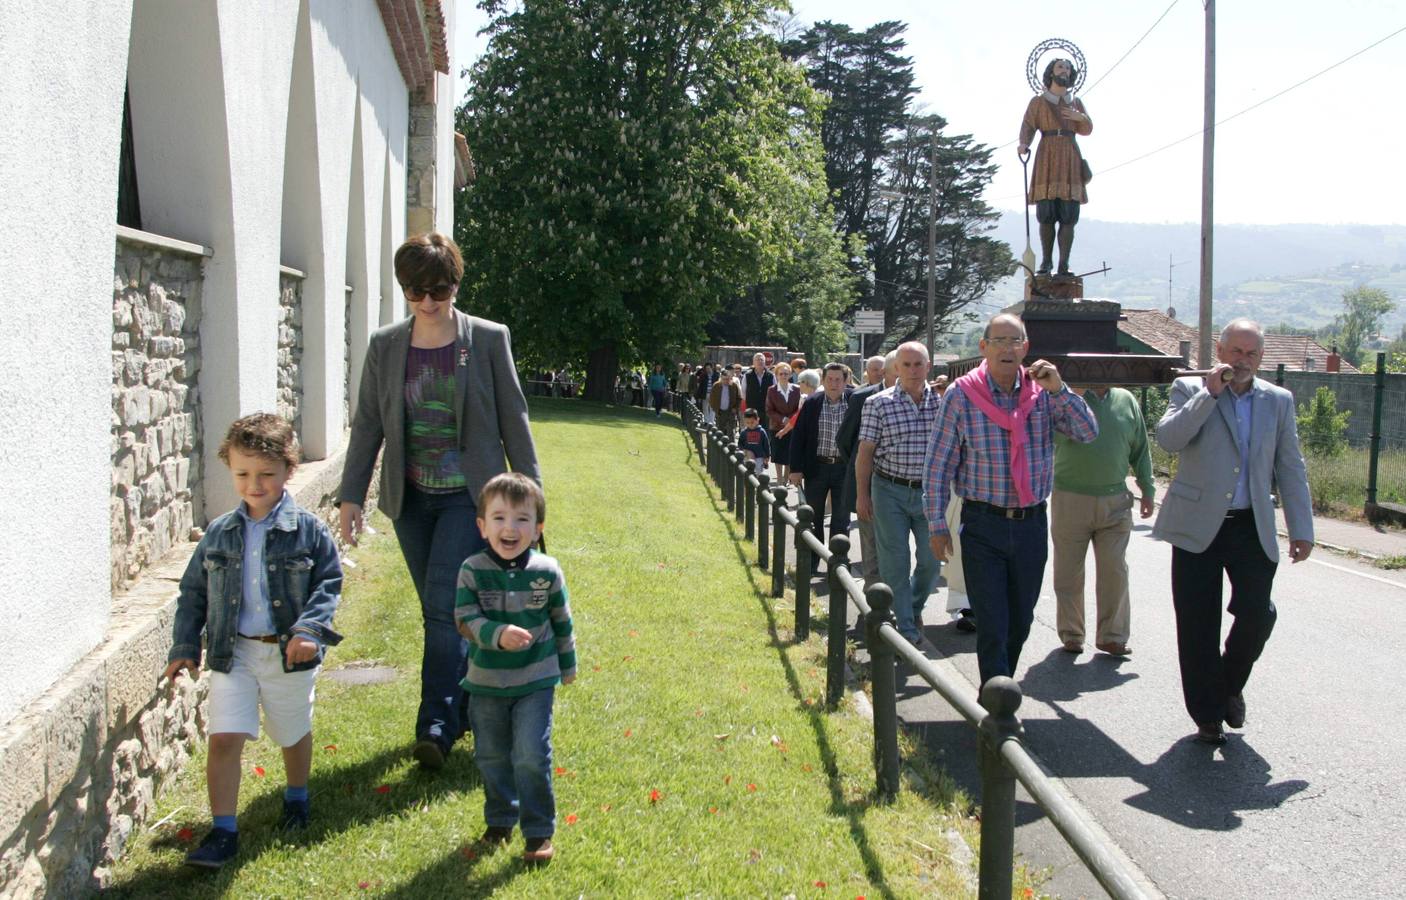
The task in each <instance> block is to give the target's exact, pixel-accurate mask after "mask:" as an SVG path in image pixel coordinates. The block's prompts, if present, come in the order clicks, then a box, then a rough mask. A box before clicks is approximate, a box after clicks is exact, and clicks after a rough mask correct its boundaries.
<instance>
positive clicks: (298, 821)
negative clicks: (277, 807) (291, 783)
mask: <svg viewBox="0 0 1406 900" xmlns="http://www.w3.org/2000/svg"><path fill="white" fill-rule="evenodd" d="M311 815H312V803H311V801H308V800H289V799H288V798H287V797H285V798H283V818H282V819H281V820H280V821H279V823H278V827H279V828H280V829H282V830H283V831H302V830H303V829H304V828H307V827H308V817H309V816H311Z"/></svg>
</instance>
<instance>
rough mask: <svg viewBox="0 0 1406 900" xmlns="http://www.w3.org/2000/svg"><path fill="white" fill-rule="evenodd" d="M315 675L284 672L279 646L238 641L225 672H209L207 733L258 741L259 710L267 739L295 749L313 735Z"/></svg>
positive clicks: (314, 672) (237, 638) (310, 670)
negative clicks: (294, 746)
mask: <svg viewBox="0 0 1406 900" xmlns="http://www.w3.org/2000/svg"><path fill="white" fill-rule="evenodd" d="M318 668H321V667H320V666H319V667H318ZM317 672H318V669H308V670H307V671H306V672H285V671H283V661H282V655H281V654H280V652H279V649H278V645H277V644H265V643H263V642H262V641H254V640H250V639H249V638H243V637H236V638H235V639H234V660H233V664H232V665H231V666H230V670H229V672H211V673H210V722H209V726H208V728H209V733H210V734H228V733H234V734H247V735H249V737H251V738H253V739H255V740H258V737H259V707H260V705H262V706H263V708H264V727H265V728H267V729H268V733H269V738H270V740H272V741H273V742H274V743H275V744H277V745H278V746H280V747H291V746H293V745H294V744H296V743H298V741H300V740H302V739H303V735H305V734H307V733H308V732H310V731H312V704H313V699H314V697H315V695H316V690H315V685H316V681H315V679H316V677H317Z"/></svg>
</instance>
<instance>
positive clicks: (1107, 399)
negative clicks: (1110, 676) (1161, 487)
mask: <svg viewBox="0 0 1406 900" xmlns="http://www.w3.org/2000/svg"><path fill="white" fill-rule="evenodd" d="M1077 390H1078V391H1079V393H1080V394H1082V395H1083V397H1084V402H1085V403H1087V404H1088V405H1089V409H1090V410H1092V411H1093V414H1094V418H1096V419H1097V420H1098V437H1097V438H1095V439H1094V440H1093V442H1092V443H1088V444H1080V443H1077V442H1075V441H1071V440H1069V439H1068V438H1066V437H1064V436H1063V435H1059V434H1056V435H1055V463H1054V493H1053V494H1052V495H1051V498H1050V539H1051V541H1052V542H1053V544H1054V589H1055V599H1056V602H1057V608H1056V612H1055V623H1056V626H1057V628H1058V629H1059V638H1060V640H1061V641H1063V642H1064V649H1065V650H1067V651H1069V652H1070V653H1082V652H1083V650H1084V558H1085V556H1086V555H1087V554H1088V549H1089V543H1090V542H1092V543H1093V545H1094V565H1095V568H1096V571H1097V586H1096V588H1095V595H1096V597H1097V600H1098V623H1097V627H1096V637H1097V640H1096V641H1095V646H1097V647H1098V649H1100V650H1102V651H1103V652H1104V653H1109V654H1112V655H1113V656H1127V655H1128V654H1129V653H1131V652H1132V648H1131V647H1129V646H1128V625H1129V621H1128V620H1129V609H1128V606H1129V602H1128V562H1127V552H1128V538H1129V536H1130V535H1131V534H1132V530H1133V512H1132V507H1133V495H1132V493H1131V492H1130V491H1129V490H1128V470H1129V469H1132V471H1133V474H1134V475H1135V476H1136V478H1137V485H1138V491H1139V493H1140V494H1141V500H1140V502H1139V509H1138V513H1139V515H1140V516H1141V517H1142V518H1144V519H1146V518H1148V517H1150V516H1151V515H1152V511H1153V505H1154V504H1153V496H1154V488H1155V485H1154V484H1153V481H1152V457H1151V455H1150V454H1149V451H1148V444H1147V426H1146V424H1145V423H1144V422H1143V418H1142V410H1141V409H1140V408H1139V407H1138V402H1137V399H1136V398H1135V397H1133V395H1132V394H1131V393H1130V392H1129V391H1126V390H1124V389H1123V388H1116V387H1115V388H1106V387H1094V388H1077Z"/></svg>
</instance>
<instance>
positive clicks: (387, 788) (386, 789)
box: [376, 784, 391, 794]
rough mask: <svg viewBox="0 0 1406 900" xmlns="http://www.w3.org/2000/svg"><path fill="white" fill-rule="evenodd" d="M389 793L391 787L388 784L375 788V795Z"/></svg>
mask: <svg viewBox="0 0 1406 900" xmlns="http://www.w3.org/2000/svg"><path fill="white" fill-rule="evenodd" d="M390 792H391V786H390V785H388V784H383V785H381V786H380V787H378V788H376V793H378V794H389V793H390Z"/></svg>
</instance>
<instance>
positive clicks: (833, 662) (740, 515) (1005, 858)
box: [677, 400, 1149, 900]
mask: <svg viewBox="0 0 1406 900" xmlns="http://www.w3.org/2000/svg"><path fill="white" fill-rule="evenodd" d="M677 408H680V409H681V411H682V415H683V419H684V425H685V427H686V428H687V430H688V433H689V434H690V436H691V437H692V440H693V446H694V449H695V451H696V452H697V454H698V461H699V464H700V465H702V466H704V467H705V468H706V470H707V472H708V474H709V476H710V477H711V478H712V480H713V482H714V484H716V485H717V486H718V489H719V490H720V491H721V493H722V498H723V501H724V503H725V504H726V505H727V509H728V510H729V511H731V512H733V513H734V515H735V516H736V519H737V522H738V523H740V524H742V525H743V527H744V533H745V534H746V536H747V539H748V540H754V541H755V543H756V546H757V565H758V566H759V567H760V568H761V569H762V571H764V572H769V573H770V574H771V596H773V597H780V596H782V594H783V593H784V591H785V587H786V540H787V534H786V529H787V527H790V528H791V529H792V536H791V540H792V542H793V544H794V546H795V549H796V566H795V572H796V573H797V574H796V576H795V579H794V581H795V591H796V603H795V617H796V618H795V633H796V639H797V640H805V639H807V638H808V637H809V636H810V600H811V597H810V578H808V577H806V576H805V575H804V574H802V573H808V572H810V570H811V564H812V560H813V559H814V558H816V557H819V558H820V559H822V560H825V562H826V572H827V574H826V577H827V579H828V582H829V617H828V623H827V634H826V641H827V643H826V665H825V700H826V704H827V706H828V707H829V708H830V709H834V708H835V707H836V706H837V705H838V704H839V702H840V700H841V699H842V698H843V696H844V678H845V632H846V629H847V625H848V623H847V619H846V609H845V604H846V603H850V604H853V605H854V607H855V609H856V610H858V612H859V613H860V615H862V616H863V617H864V623H865V643H866V645H867V647H868V649H869V654H870V680H871V684H872V687H873V705H874V766H875V775H876V779H877V789H878V793H879V795H880V796H881V797H883V798H885V799H893V798H894V797H895V796H897V794H898V791H899V786H900V779H899V754H898V702H897V693H896V680H897V676H896V672H895V664H896V660H897V659H899V658H901V659H902V660H903V661H904V662H905V663H906V664H907V665H908V666H909V667H910V668H911V669H912V670H913V671H914V672H916V673H917V674H918V676H919V677H921V678H922V679H923V680H924V681H926V682H927V683H928V684H929V685H931V686H932V688H933V690H935V691H937V693H938V694H939V695H941V696H942V698H943V699H944V700H946V701H947V703H948V704H950V705H951V706H952V708H953V709H955V710H957V712H959V713H961V715H962V716H963V717H964V718H965V719H966V720H967V721H968V722H970V723H971V724H972V725H973V726H974V727H975V728H976V729H977V734H978V745H979V749H978V753H979V755H980V764H981V860H980V869H979V879H980V880H979V882H978V894H977V895H978V896H979V897H981V898H1001V900H1005V898H1008V897H1010V896H1011V885H1012V880H1013V873H1014V868H1015V799H1016V798H1015V793H1016V782H1020V784H1022V785H1024V786H1025V789H1026V791H1028V792H1029V794H1030V796H1031V798H1033V799H1034V801H1035V802H1036V803H1037V804H1038V805H1039V807H1040V808H1041V809H1042V810H1044V812H1045V815H1047V816H1048V817H1049V819H1050V822H1051V823H1052V824H1053V825H1054V826H1055V828H1056V829H1057V830H1058V831H1059V833H1060V835H1062V836H1063V837H1064V839H1065V841H1067V842H1068V844H1069V846H1070V847H1071V848H1072V849H1073V850H1074V852H1075V853H1076V854H1078V856H1079V858H1080V859H1081V860H1083V862H1084V865H1085V866H1087V867H1088V869H1089V872H1090V873H1091V874H1092V875H1093V876H1094V878H1096V879H1097V880H1098V882H1099V884H1101V885H1102V886H1103V888H1104V890H1106V891H1108V893H1109V895H1110V896H1112V897H1115V898H1118V900H1124V898H1127V900H1131V898H1146V897H1148V896H1149V895H1148V893H1147V892H1146V891H1145V890H1144V888H1143V886H1142V884H1141V882H1140V881H1139V879H1138V878H1137V877H1136V876H1135V875H1134V874H1133V873H1132V872H1131V871H1129V867H1128V865H1127V863H1126V862H1125V861H1124V860H1123V858H1122V857H1121V856H1120V855H1119V854H1118V853H1117V852H1116V851H1115V850H1114V849H1113V848H1112V847H1111V846H1110V845H1109V844H1108V843H1107V841H1106V840H1104V839H1103V838H1102V837H1101V836H1100V835H1099V834H1098V833H1097V832H1096V831H1095V830H1094V828H1093V827H1092V826H1090V824H1089V823H1088V822H1087V821H1085V819H1084V817H1083V815H1082V814H1081V813H1080V812H1079V810H1078V809H1076V808H1075V806H1074V804H1073V803H1071V802H1070V801H1069V800H1068V799H1067V798H1066V797H1065V796H1064V795H1063V794H1062V793H1060V792H1059V791H1058V790H1057V789H1056V788H1055V787H1054V784H1053V783H1052V782H1051V781H1050V779H1049V777H1048V776H1046V775H1045V774H1044V772H1042V771H1041V770H1040V767H1039V765H1038V764H1037V763H1036V762H1035V760H1034V759H1033V758H1032V757H1031V755H1030V753H1029V751H1028V750H1026V748H1025V744H1024V742H1023V741H1022V735H1023V734H1024V729H1023V727H1022V726H1021V724H1020V720H1019V719H1018V718H1017V717H1016V714H1015V713H1016V710H1017V709H1019V708H1020V703H1021V699H1022V694H1021V691H1020V686H1019V685H1018V684H1017V683H1016V682H1015V680H1014V679H1011V678H1005V677H1000V676H998V677H996V678H992V679H990V680H989V681H987V682H986V684H985V685H983V686H982V688H981V697H980V702H979V703H978V701H977V700H976V699H975V698H973V697H972V696H971V688H970V686H969V685H967V684H966V683H961V684H960V685H959V684H958V683H957V682H955V681H953V680H952V679H951V678H949V677H948V676H947V675H946V674H944V673H943V672H942V671H940V670H939V669H938V668H937V667H936V666H934V665H933V662H932V660H930V659H928V658H927V657H926V656H924V655H923V653H922V651H920V650H919V649H918V648H917V647H914V646H913V645H912V644H911V643H909V642H908V641H907V640H906V639H905V638H904V637H903V636H902V635H900V634H899V633H898V629H897V620H896V619H895V617H894V614H893V593H892V591H890V590H889V588H888V586H887V585H884V584H882V583H876V584H872V585H869V586H868V587H866V588H864V589H863V590H861V589H860V587H859V583H858V582H857V581H855V579H854V576H853V575H851V574H850V571H849V565H850V564H849V546H850V545H849V539H848V538H846V537H845V536H843V535H834V536H832V537H831V538H830V544H829V546H828V547H827V546H825V545H824V544H822V543H821V542H820V539H819V538H817V537H816V536H815V533H814V532H813V531H811V524H812V522H813V521H814V517H815V512H814V511H813V510H812V509H811V508H810V507H809V506H805V505H802V506H800V507H798V508H797V509H796V510H794V511H792V510H790V509H788V508H787V506H786V493H787V492H786V488H785V486H784V485H783V486H772V484H771V479H770V476H768V475H767V474H766V473H760V474H758V473H755V472H754V471H752V467H751V466H750V465H749V464H748V463H747V462H746V460H745V457H744V454H743V452H742V451H741V450H739V449H738V447H737V445H736V444H735V443H734V442H733V441H732V440H731V438H730V437H729V436H726V435H724V434H723V433H722V432H721V431H719V430H718V428H717V427H716V426H714V425H708V424H704V422H703V417H702V415H701V414H700V413H699V411H698V408H697V406H695V405H694V403H693V402H692V401H691V400H683V401H682V402H681V403H680V404H679V406H678V407H677ZM768 521H769V522H770V526H771V527H770V528H768V527H767V523H768Z"/></svg>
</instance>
